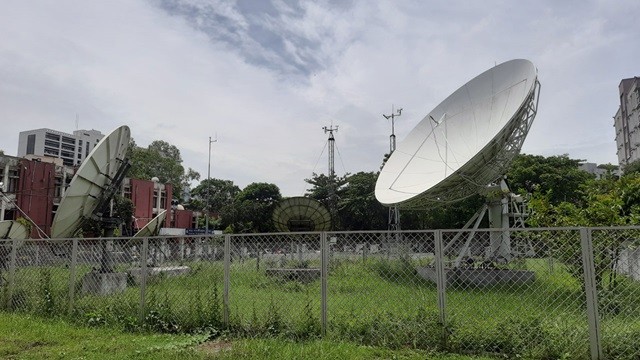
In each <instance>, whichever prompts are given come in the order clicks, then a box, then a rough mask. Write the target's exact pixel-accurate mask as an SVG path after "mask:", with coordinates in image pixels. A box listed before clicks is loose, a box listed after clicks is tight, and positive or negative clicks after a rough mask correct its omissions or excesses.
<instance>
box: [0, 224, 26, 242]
mask: <svg viewBox="0 0 640 360" xmlns="http://www.w3.org/2000/svg"><path fill="white" fill-rule="evenodd" d="M28 237H29V229H27V227H26V226H24V225H23V224H21V223H19V222H17V221H14V220H4V221H0V239H26V238H28Z"/></svg>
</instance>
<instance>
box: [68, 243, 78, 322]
mask: <svg viewBox="0 0 640 360" xmlns="http://www.w3.org/2000/svg"><path fill="white" fill-rule="evenodd" d="M77 262H78V239H73V243H72V245H71V264H69V314H71V313H72V312H73V305H74V301H75V295H76V265H77Z"/></svg>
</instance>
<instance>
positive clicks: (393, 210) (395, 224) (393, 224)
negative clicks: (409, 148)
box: [382, 105, 402, 241]
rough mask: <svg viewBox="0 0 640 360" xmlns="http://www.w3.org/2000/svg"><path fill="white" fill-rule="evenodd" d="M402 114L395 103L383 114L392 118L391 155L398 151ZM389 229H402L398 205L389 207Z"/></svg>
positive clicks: (387, 117) (386, 117)
mask: <svg viewBox="0 0 640 360" xmlns="http://www.w3.org/2000/svg"><path fill="white" fill-rule="evenodd" d="M400 115H402V108H400V109H398V111H397V112H395V109H394V106H393V105H391V115H385V114H382V116H383V117H384V118H385V119H387V120H389V119H391V135H390V136H389V156H391V154H393V152H394V151H396V133H395V131H396V129H395V119H396V117H399V116H400ZM387 230H389V231H400V210H399V209H398V207H397V206H391V207H389V222H388V228H387ZM397 238H398V236H397V234H396V241H397V240H398V239H397Z"/></svg>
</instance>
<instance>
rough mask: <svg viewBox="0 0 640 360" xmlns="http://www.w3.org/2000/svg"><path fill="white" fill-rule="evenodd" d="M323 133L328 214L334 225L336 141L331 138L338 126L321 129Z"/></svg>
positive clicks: (335, 205)
mask: <svg viewBox="0 0 640 360" xmlns="http://www.w3.org/2000/svg"><path fill="white" fill-rule="evenodd" d="M322 129H323V130H324V133H325V134H326V133H329V140H328V141H329V146H328V147H329V169H328V170H329V174H328V179H327V180H328V184H327V185H329V213H331V219H332V224H333V223H335V219H336V207H337V199H336V171H335V145H336V139H335V138H334V137H333V132H334V131H335V132H338V125H336V126H335V127H334V126H333V124H332V125H331V126H329V127H327V126H324V127H322Z"/></svg>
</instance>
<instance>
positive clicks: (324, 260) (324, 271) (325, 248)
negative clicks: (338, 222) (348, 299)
mask: <svg viewBox="0 0 640 360" xmlns="http://www.w3.org/2000/svg"><path fill="white" fill-rule="evenodd" d="M320 256H321V260H320V284H321V285H320V323H321V331H322V336H325V335H327V275H328V274H329V243H328V241H327V233H326V232H322V233H320Z"/></svg>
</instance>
